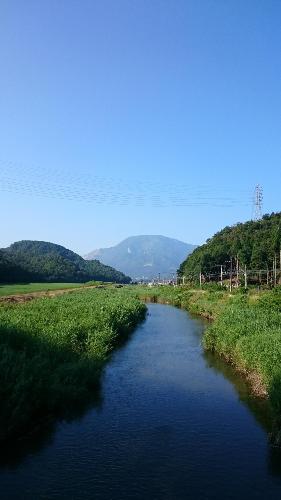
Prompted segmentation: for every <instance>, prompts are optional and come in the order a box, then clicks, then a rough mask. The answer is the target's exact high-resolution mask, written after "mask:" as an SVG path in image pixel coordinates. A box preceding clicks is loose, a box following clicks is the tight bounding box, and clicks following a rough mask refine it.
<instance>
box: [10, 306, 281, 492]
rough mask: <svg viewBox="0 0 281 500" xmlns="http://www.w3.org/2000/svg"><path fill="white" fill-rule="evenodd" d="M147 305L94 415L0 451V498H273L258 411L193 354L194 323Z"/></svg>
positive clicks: (279, 482)
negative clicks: (143, 317) (147, 313)
mask: <svg viewBox="0 0 281 500" xmlns="http://www.w3.org/2000/svg"><path fill="white" fill-rule="evenodd" d="M148 307H149V316H148V318H147V320H146V322H145V323H143V324H142V325H141V326H140V327H139V328H138V329H137V330H136V331H135V333H134V334H133V335H132V337H131V338H130V339H129V341H128V342H127V343H126V344H125V345H124V346H123V347H122V348H120V349H119V350H117V351H116V352H115V353H114V355H113V356H112V359H111V361H110V363H109V364H108V365H107V368H106V370H105V373H104V377H103V380H102V384H101V394H100V399H99V402H98V403H97V405H96V406H95V407H94V408H91V409H90V410H88V411H87V412H86V413H85V414H84V416H83V417H80V418H77V419H76V420H72V421H71V422H62V423H60V424H58V425H57V426H56V427H55V429H52V430H46V432H45V435H41V436H38V437H37V438H36V439H33V442H32V443H25V442H23V443H21V444H20V445H18V446H17V447H16V448H14V449H11V448H10V449H9V450H7V449H6V450H2V453H1V457H0V460H1V463H0V488H1V490H0V491H1V493H0V496H1V499H113V500H115V499H118V500H119V499H120V500H121V499H122V500H126V499H145V500H150V499H151V500H152V499H153V500H157V499H171V500H174V499H175V500H180V499H193V498H194V499H232V498H233V499H234V498H235V499H238V498H239V499H241V498H242V499H243V498H245V499H246V498H249V499H251V498H264V499H271V498H274V499H275V498H276V499H277V498H278V499H280V498H281V458H280V453H279V452H278V451H276V450H274V449H272V448H271V447H270V446H269V444H268V438H267V431H268V430H269V429H270V425H271V423H270V422H271V420H270V409H269V407H268V404H267V403H266V402H259V401H257V400H255V399H254V398H252V397H250V396H249V394H248V391H247V387H246V385H245V384H244V382H243V381H242V380H241V379H240V378H239V377H238V376H237V375H236V374H235V373H234V372H233V370H232V369H231V368H230V367H229V366H226V365H225V364H224V363H223V362H221V361H220V360H218V359H217V358H216V357H215V356H212V355H206V354H204V353H203V351H202V348H201V346H200V341H201V336H202V332H203V330H204V323H203V322H202V321H201V320H198V319H192V318H191V317H190V316H188V314H187V313H186V312H185V311H182V310H179V309H176V308H174V307H171V306H164V305H159V304H151V305H149V306H148Z"/></svg>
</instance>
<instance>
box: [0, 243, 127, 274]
mask: <svg viewBox="0 0 281 500" xmlns="http://www.w3.org/2000/svg"><path fill="white" fill-rule="evenodd" d="M89 280H100V281H113V282H117V283H129V282H130V278H129V277H128V276H125V275H124V274H123V273H121V272H119V271H116V270H115V269H113V268H112V267H109V266H106V265H104V264H101V263H100V262H99V261H98V260H93V261H86V260H84V259H83V258H82V257H80V255H77V254H76V253H74V252H72V251H71V250H68V249H66V248H64V247H63V246H60V245H55V244H54V243H48V242H44V241H29V240H26V241H19V242H16V243H14V244H13V245H11V246H10V247H8V248H6V249H2V250H1V251H0V282H2V283H16V282H26V281H33V282H35V281H36V282H70V283H71V282H73V283H74V282H78V283H82V282H85V281H89Z"/></svg>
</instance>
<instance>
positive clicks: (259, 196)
mask: <svg viewBox="0 0 281 500" xmlns="http://www.w3.org/2000/svg"><path fill="white" fill-rule="evenodd" d="M262 203H263V189H262V186H261V185H260V184H257V185H256V187H255V192H254V199H253V219H254V220H259V219H261V218H262Z"/></svg>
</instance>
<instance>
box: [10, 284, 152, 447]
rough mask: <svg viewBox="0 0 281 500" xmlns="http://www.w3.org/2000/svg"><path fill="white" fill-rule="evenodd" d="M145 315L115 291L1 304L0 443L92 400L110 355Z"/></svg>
mask: <svg viewBox="0 0 281 500" xmlns="http://www.w3.org/2000/svg"><path fill="white" fill-rule="evenodd" d="M145 312H146V307H145V305H144V304H143V303H142V302H141V301H140V300H139V299H137V298H136V297H135V296H133V294H131V293H129V294H128V292H127V290H124V289H114V288H111V289H100V288H96V289H85V290H81V291H74V292H73V293H71V294H64V295H60V296H57V297H53V298H49V297H44V298H38V299H36V300H32V301H29V302H25V303H23V304H8V303H4V302H3V303H2V304H0V400H1V409H0V439H6V438H8V437H11V436H15V435H21V434H22V433H23V432H24V431H25V430H28V429H29V428H30V427H32V426H33V425H34V424H36V423H38V422H40V421H41V420H42V419H44V418H46V416H49V415H59V416H60V415H61V416H62V417H63V416H65V414H67V413H68V412H69V411H70V410H71V409H72V408H75V407H76V406H77V405H78V404H80V403H81V402H83V401H85V402H86V401H88V400H89V398H91V397H93V395H94V393H95V390H96V388H97V384H98V382H99V376H100V373H101V369H102V367H103V365H104V362H105V361H106V359H107V357H108V355H109V353H110V352H111V351H112V349H113V348H114V346H115V345H116V343H117V342H118V341H119V340H120V339H122V338H125V337H126V336H127V335H128V333H129V332H130V331H132V330H133V328H134V327H135V326H136V324H137V323H138V322H139V321H141V320H142V319H143V318H144V317H145Z"/></svg>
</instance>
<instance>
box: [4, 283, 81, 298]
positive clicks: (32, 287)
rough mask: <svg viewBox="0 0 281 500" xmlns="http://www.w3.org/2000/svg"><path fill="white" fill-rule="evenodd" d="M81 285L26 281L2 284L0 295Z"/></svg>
mask: <svg viewBox="0 0 281 500" xmlns="http://www.w3.org/2000/svg"><path fill="white" fill-rule="evenodd" d="M81 286H83V284H82V283H26V284H15V285H14V284H13V285H10V284H9V285H0V297H5V296H6V295H18V294H22V293H34V292H48V291H54V290H65V289H67V288H79V287H81Z"/></svg>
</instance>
